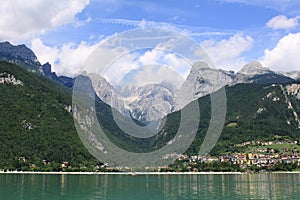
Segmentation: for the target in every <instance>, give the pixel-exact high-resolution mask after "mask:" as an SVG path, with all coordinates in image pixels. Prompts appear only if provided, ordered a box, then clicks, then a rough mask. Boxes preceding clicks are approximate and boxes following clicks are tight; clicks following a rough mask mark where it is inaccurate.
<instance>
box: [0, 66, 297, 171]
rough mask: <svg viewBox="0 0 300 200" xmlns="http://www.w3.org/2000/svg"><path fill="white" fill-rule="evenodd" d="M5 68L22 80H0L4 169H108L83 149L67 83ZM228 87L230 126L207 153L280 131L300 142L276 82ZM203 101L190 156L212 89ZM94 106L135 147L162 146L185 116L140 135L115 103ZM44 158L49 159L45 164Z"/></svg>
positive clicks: (120, 141) (201, 133)
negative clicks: (124, 126) (116, 115)
mask: <svg viewBox="0 0 300 200" xmlns="http://www.w3.org/2000/svg"><path fill="white" fill-rule="evenodd" d="M3 72H5V73H7V74H12V75H14V77H15V78H16V79H18V80H21V81H22V82H23V83H24V85H23V86H21V85H13V84H0V94H1V103H0V109H1V115H0V137H1V140H0V149H1V151H0V169H11V170H13V169H18V170H40V171H57V170H65V171H66V170H68V171H84V170H88V171H93V170H103V169H101V168H100V169H98V168H96V166H101V165H102V163H99V162H98V161H97V160H96V159H95V158H93V157H92V156H91V155H90V154H89V152H88V151H87V150H86V149H85V147H84V146H83V144H82V143H81V141H80V139H79V137H78V135H77V132H76V129H75V126H74V122H73V118H72V113H70V112H68V111H67V110H66V109H65V108H66V106H67V107H68V106H69V105H71V104H72V102H71V91H70V90H69V89H67V88H65V87H63V86H61V85H59V84H57V83H55V82H53V81H51V80H49V79H47V78H45V77H43V76H41V75H37V74H34V73H31V72H28V71H26V70H25V69H23V68H21V67H19V66H16V65H14V64H11V63H7V62H0V73H3ZM226 94H227V116H226V120H225V126H224V128H223V131H222V134H221V136H220V138H219V140H218V142H217V144H216V145H215V146H214V148H213V150H212V151H211V152H210V155H211V156H219V155H224V154H230V153H234V152H242V151H244V152H246V151H247V150H249V148H248V147H237V146H236V144H241V143H243V142H247V141H262V142H263V141H276V140H280V138H284V139H288V140H290V141H299V138H300V130H299V129H297V125H298V124H297V122H296V121H295V119H294V116H293V112H292V111H291V109H288V105H287V103H286V102H285V96H284V94H283V92H282V90H281V87H280V86H279V85H277V86H266V85H261V84H239V85H235V86H232V87H227V88H226ZM288 98H289V100H290V101H291V103H292V105H293V107H294V109H295V111H296V112H298V113H299V112H300V101H299V100H297V99H296V98H295V97H293V96H288ZM198 103H199V107H200V111H201V113H200V122H199V128H198V131H197V135H196V138H195V139H194V141H193V143H192V145H191V146H190V148H189V149H188V150H187V151H186V152H185V153H186V154H187V155H197V154H198V151H199V149H200V147H201V144H202V142H203V139H204V137H205V135H206V132H207V129H208V126H209V123H210V115H211V100H210V96H205V97H202V98H200V99H199V100H198ZM96 110H97V111H98V112H97V117H98V119H99V121H101V126H102V128H103V129H104V131H105V132H106V134H107V136H108V137H109V138H110V140H111V141H113V142H114V143H115V144H116V145H118V146H119V147H121V148H123V149H126V150H128V151H132V152H150V151H153V150H155V149H159V148H161V147H162V146H164V145H165V144H166V143H167V142H168V141H170V140H171V139H172V138H173V137H174V136H175V134H176V133H177V130H178V128H179V124H180V118H181V115H180V112H179V111H178V112H175V113H172V114H170V115H168V116H167V118H166V124H165V126H164V128H163V129H162V130H161V132H159V133H158V135H156V136H153V137H151V138H147V139H140V138H135V137H132V136H130V135H127V134H126V133H124V132H123V131H122V130H121V129H120V128H119V127H118V126H117V124H116V123H115V122H114V120H113V115H112V111H111V108H110V107H109V106H108V105H106V104H105V103H103V102H102V101H101V100H99V99H98V100H97V101H96ZM191 116H193V113H191ZM287 122H290V124H288V123H287ZM136 123H139V122H136ZM139 124H141V123H139ZM298 144H299V142H298ZM291 145H292V144H291ZM265 147H266V148H273V149H275V150H277V151H281V150H282V148H284V147H285V146H284V145H277V144H275V145H270V146H265ZM288 148H297V149H299V146H298V145H296V144H293V145H292V146H288ZM21 157H24V158H25V160H22V159H20V158H21ZM43 160H44V161H45V160H47V161H49V163H48V164H45V163H44V162H43ZM63 162H68V166H67V167H62V165H61V164H62V163H63ZM215 165H217V166H215ZM280 167H282V166H279V167H278V168H280ZM195 168H196V169H197V170H204V171H205V170H206V169H209V168H213V169H215V170H219V169H222V170H229V168H230V169H232V168H234V170H237V171H238V170H240V169H239V168H236V166H227V165H226V164H224V166H223V164H222V166H219V165H218V164H204V163H202V164H201V163H198V164H197V166H195ZM175 170H177V169H175Z"/></svg>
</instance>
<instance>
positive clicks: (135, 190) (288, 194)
mask: <svg viewBox="0 0 300 200" xmlns="http://www.w3.org/2000/svg"><path fill="white" fill-rule="evenodd" d="M0 199H1V200H2V199H3V200H14V199H16V200H27V199H28V200H29V199H30V200H35V199H38V200H56V199H64V200H68V199H70V200H71V199H72V200H77V199H80V200H81V199H89V200H94V199H95V200H96V199H105V200H106V199H107V200H110V199H114V200H118V199H121V200H127V199H128V200H135V199H137V200H140V199H141V200H148V199H153V200H162V199H164V200H169V199H170V200H174V199H181V200H182V199H230V200H231V199H300V174H290V173H287V174H223V175H222V174H217V175H216V174H207V175H206V174H200V175H199V174H197V175H193V174H192V175H183V174H180V175H135V176H132V175H69V174H68V175H53V174H51V175H45V174H0Z"/></svg>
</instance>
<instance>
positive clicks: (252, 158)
mask: <svg viewBox="0 0 300 200" xmlns="http://www.w3.org/2000/svg"><path fill="white" fill-rule="evenodd" d="M251 144H253V142H245V143H242V144H239V145H237V146H240V147H242V146H247V145H251ZM255 144H257V142H255ZM259 144H261V145H262V146H263V145H272V144H283V143H282V142H259ZM292 144H297V142H296V141H295V142H294V143H292ZM178 160H189V162H190V163H195V162H207V163H209V162H230V163H232V164H238V165H239V166H240V167H241V168H243V169H246V168H248V167H250V166H256V167H259V168H268V169H270V168H272V167H274V166H275V165H276V164H277V163H286V164H295V163H296V164H297V166H298V167H300V152H299V151H298V149H297V148H290V149H288V148H282V149H281V150H280V151H278V150H274V149H273V148H264V147H262V148H253V149H252V151H251V153H250V152H248V153H232V154H230V155H222V156H220V157H211V156H205V157H199V156H191V157H188V156H186V155H180V156H179V157H178Z"/></svg>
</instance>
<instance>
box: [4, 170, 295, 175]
mask: <svg viewBox="0 0 300 200" xmlns="http://www.w3.org/2000/svg"><path fill="white" fill-rule="evenodd" d="M0 174H45V175H133V176H134V175H241V174H300V171H287V172H285V171H275V172H258V173H249V172H30V171H6V172H4V171H0Z"/></svg>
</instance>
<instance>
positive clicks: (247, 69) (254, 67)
mask: <svg viewBox="0 0 300 200" xmlns="http://www.w3.org/2000/svg"><path fill="white" fill-rule="evenodd" d="M239 73H240V74H246V75H258V74H268V73H272V71H271V70H270V69H269V68H267V67H263V66H262V64H261V63H260V62H258V61H252V62H250V63H248V64H246V65H245V66H244V67H243V68H242V69H241V70H240V71H239Z"/></svg>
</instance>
